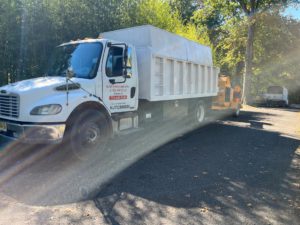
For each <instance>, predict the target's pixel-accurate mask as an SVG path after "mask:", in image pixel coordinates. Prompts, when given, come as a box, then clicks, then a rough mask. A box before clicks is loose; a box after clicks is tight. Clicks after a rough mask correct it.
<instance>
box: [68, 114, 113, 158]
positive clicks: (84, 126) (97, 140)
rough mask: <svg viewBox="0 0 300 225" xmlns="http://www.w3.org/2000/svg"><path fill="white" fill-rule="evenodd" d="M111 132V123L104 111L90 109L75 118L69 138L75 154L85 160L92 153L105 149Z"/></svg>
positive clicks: (70, 128)
mask: <svg viewBox="0 0 300 225" xmlns="http://www.w3.org/2000/svg"><path fill="white" fill-rule="evenodd" d="M109 134H110V132H109V123H108V121H107V119H106V117H105V115H104V113H102V112H101V111H98V110H88V111H85V112H83V113H81V114H80V115H78V118H76V119H75V120H74V122H73V123H72V124H71V126H70V127H69V129H68V132H67V138H68V143H70V144H71V149H72V152H73V154H74V155H75V156H76V157H77V158H79V159H81V160H85V159H87V158H88V157H89V156H90V154H91V153H92V154H94V153H99V152H101V151H103V150H104V149H105V146H106V142H107V140H108V138H109Z"/></svg>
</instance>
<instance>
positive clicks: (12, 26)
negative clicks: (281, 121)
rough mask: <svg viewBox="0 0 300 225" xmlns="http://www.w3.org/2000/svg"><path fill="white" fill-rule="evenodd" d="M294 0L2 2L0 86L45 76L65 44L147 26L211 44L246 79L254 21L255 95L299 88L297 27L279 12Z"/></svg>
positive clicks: (219, 60) (222, 62)
mask: <svg viewBox="0 0 300 225" xmlns="http://www.w3.org/2000/svg"><path fill="white" fill-rule="evenodd" d="M251 2H252V3H251ZM293 2H299V1H297V0H285V1H279V0H273V1H272V0H260V1H257V0H250V1H248V0H247V1H246V0H234V1H229V0H226V1H224V0H201V1H200V0H68V1H66V0H39V1H38V0H0V49H1V51H0V84H5V83H7V82H8V81H9V80H10V81H14V80H20V79H26V78H30V77H36V76H41V75H42V74H43V72H44V71H45V68H46V67H47V64H48V58H49V55H50V54H51V52H52V51H53V49H54V47H55V46H57V45H58V44H60V43H62V42H66V41H69V40H72V39H73V40H74V39H78V38H80V39H81V38H85V37H94V38H95V37H98V35H99V33H101V32H104V31H108V30H114V29H119V28H125V27H131V26H137V25H143V24H152V25H154V26H157V27H160V28H162V29H165V30H168V31H170V32H174V33H177V34H179V35H181V36H183V37H186V38H188V39H191V40H193V41H196V42H199V43H202V44H205V45H210V46H211V47H212V49H213V53H214V54H213V55H214V62H215V64H216V65H217V66H219V67H221V71H222V73H224V74H229V75H234V76H235V77H236V78H237V80H241V77H242V74H243V73H244V69H245V61H246V59H245V55H246V46H247V43H248V41H249V40H248V37H247V35H248V34H247V32H248V26H249V20H248V19H247V18H248V17H249V16H252V20H251V21H252V22H251V23H254V24H255V32H254V34H255V36H254V39H253V48H254V54H253V64H252V66H253V67H252V69H253V76H252V78H251V79H252V81H253V82H254V83H255V85H254V88H253V90H252V91H253V93H254V94H259V93H261V92H263V91H264V90H265V89H266V87H267V86H269V85H272V84H279V85H285V86H287V87H290V89H291V90H296V89H297V85H298V86H299V85H300V84H299V82H300V75H299V74H300V73H299V72H298V71H300V64H299V63H298V62H297V60H298V58H299V55H300V50H299V47H298V46H300V41H299V40H300V25H299V21H294V20H291V19H287V18H285V17H283V16H282V14H281V12H282V11H281V9H282V8H283V6H284V5H285V4H291V3H293ZM254 3H255V4H254ZM297 82H298V83H297Z"/></svg>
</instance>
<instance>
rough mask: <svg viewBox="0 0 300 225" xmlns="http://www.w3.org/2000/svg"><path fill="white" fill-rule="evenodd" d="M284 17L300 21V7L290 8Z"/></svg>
mask: <svg viewBox="0 0 300 225" xmlns="http://www.w3.org/2000/svg"><path fill="white" fill-rule="evenodd" d="M284 15H286V16H291V17H293V18H295V19H298V20H300V7H297V8H296V7H295V6H290V7H288V8H287V9H286V11H285V13H284Z"/></svg>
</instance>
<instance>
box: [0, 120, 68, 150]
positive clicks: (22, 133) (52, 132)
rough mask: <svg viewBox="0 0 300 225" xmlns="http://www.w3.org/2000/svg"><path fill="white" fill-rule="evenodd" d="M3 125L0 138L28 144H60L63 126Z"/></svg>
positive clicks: (9, 123)
mask: <svg viewBox="0 0 300 225" xmlns="http://www.w3.org/2000/svg"><path fill="white" fill-rule="evenodd" d="M0 122H1V123H5V125H6V126H5V127H6V129H5V130H3V129H2V130H1V131H0V136H2V137H5V138H8V139H13V140H18V141H20V142H23V143H30V144H57V143H60V142H62V140H63V136H64V132H65V128H66V125H65V124H50V125H48V124H47V125H44V124H18V123H15V122H10V121H2V120H0Z"/></svg>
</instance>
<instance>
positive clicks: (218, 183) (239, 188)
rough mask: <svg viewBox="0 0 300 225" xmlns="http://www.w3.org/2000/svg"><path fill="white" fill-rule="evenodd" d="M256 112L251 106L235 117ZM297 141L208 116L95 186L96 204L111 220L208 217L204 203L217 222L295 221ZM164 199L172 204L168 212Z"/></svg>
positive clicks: (192, 220) (253, 117)
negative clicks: (99, 186)
mask: <svg viewBox="0 0 300 225" xmlns="http://www.w3.org/2000/svg"><path fill="white" fill-rule="evenodd" d="M260 116H264V115H260V114H257V113H255V114H254V113H253V114H252V113H248V114H247V115H246V118H243V117H241V118H240V119H235V121H238V120H241V121H243V120H245V121H249V120H255V121H257V120H259V118H260ZM299 145H300V141H299V140H296V139H291V138H287V137H283V136H281V135H280V134H279V133H275V132H269V131H266V130H260V129H252V128H243V127H237V126H232V125H224V124H219V123H216V124H211V125H208V126H206V127H204V128H201V129H198V130H195V131H193V132H191V133H189V134H187V135H185V136H183V137H182V138H179V139H176V140H174V141H172V142H170V143H168V144H166V145H164V146H162V147H160V148H158V149H157V151H155V152H153V153H151V154H149V155H147V156H146V157H144V158H142V159H141V160H139V161H138V162H136V163H135V164H133V165H132V166H130V167H129V168H128V169H126V170H125V171H123V172H122V173H120V174H119V175H118V176H117V177H115V178H114V179H113V180H112V181H111V182H110V183H109V184H108V185H107V187H106V188H105V189H103V190H102V191H101V192H100V193H99V194H98V197H97V198H96V199H95V204H96V206H97V207H98V208H99V210H101V212H102V213H103V215H105V217H106V219H107V221H108V222H110V223H112V224H118V223H119V222H120V221H123V223H125V224H140V223H142V222H145V221H152V222H153V224H159V223H162V222H163V221H165V220H166V219H170V218H173V221H177V222H179V223H180V224H195V223H197V224H201V223H204V224H205V223H207V222H208V221H207V217H206V216H205V212H206V211H207V214H209V213H212V214H210V215H213V217H215V221H214V222H216V223H222V224H225V223H232V221H235V222H236V223H242V222H243V220H244V219H243V217H244V218H245V217H246V218H248V219H250V220H251V218H253V221H254V222H256V223H257V222H258V223H268V222H270V221H273V222H274V221H275V222H277V223H281V224H295V223H297V222H298V221H299V216H298V215H299V214H298V215H297V212H298V213H299V208H298V209H297V208H296V207H297V206H298V205H297V204H299V193H300V192H299V188H297V182H299V178H300V177H299V155H297V154H295V151H296V150H297V148H298V146H299ZM297 163H298V164H297ZM297 165H298V167H297ZM169 207H173V208H176V209H177V210H175V212H174V211H173V215H172V213H170V209H169ZM199 209H200V211H199ZM295 210H297V212H296V211H295ZM125 212H126V213H125ZM171 212H172V210H171ZM153 215H156V216H153ZM241 215H242V216H241ZM154 218H155V219H154ZM210 222H212V221H210Z"/></svg>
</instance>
